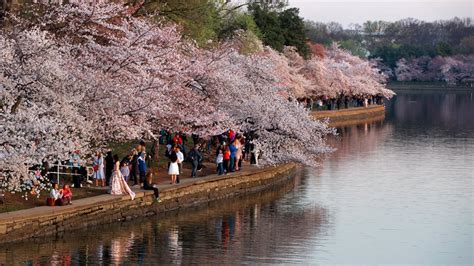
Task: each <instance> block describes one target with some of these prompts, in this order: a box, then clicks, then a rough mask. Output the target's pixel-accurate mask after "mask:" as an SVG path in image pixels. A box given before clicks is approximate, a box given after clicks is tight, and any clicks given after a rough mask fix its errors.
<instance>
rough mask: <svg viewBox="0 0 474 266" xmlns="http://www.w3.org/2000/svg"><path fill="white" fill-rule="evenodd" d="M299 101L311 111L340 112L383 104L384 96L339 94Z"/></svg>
mask: <svg viewBox="0 0 474 266" xmlns="http://www.w3.org/2000/svg"><path fill="white" fill-rule="evenodd" d="M298 101H299V102H300V103H302V104H304V106H305V107H306V108H308V109H309V110H316V111H322V110H340V109H348V108H352V107H368V106H369V105H374V104H383V102H384V97H383V96H382V95H366V96H349V95H344V94H339V95H337V96H335V97H328V96H322V97H316V98H314V99H313V98H300V99H298Z"/></svg>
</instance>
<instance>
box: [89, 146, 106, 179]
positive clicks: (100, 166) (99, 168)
mask: <svg viewBox="0 0 474 266" xmlns="http://www.w3.org/2000/svg"><path fill="white" fill-rule="evenodd" d="M92 169H93V170H94V173H93V178H94V180H95V186H96V187H98V186H99V181H100V186H101V187H103V186H105V182H104V181H105V180H104V179H105V174H104V158H103V156H102V152H100V151H97V153H96V156H95V157H94V161H93V162H92Z"/></svg>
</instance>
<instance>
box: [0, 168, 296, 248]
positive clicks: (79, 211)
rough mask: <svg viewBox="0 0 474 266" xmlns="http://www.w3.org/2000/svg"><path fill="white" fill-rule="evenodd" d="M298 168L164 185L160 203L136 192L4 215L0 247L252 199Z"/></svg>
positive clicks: (259, 170) (247, 171)
mask: <svg viewBox="0 0 474 266" xmlns="http://www.w3.org/2000/svg"><path fill="white" fill-rule="evenodd" d="M298 166H299V164H297V163H291V162H290V163H286V164H281V165H277V166H269V167H264V168H257V167H252V168H250V167H248V168H247V169H245V170H242V171H241V172H239V173H237V174H230V175H223V176H217V175H209V176H206V177H202V178H198V179H188V180H183V182H182V183H180V184H178V185H162V186H160V199H161V202H159V203H157V202H156V200H155V198H154V195H153V191H142V190H137V191H135V192H136V194H137V195H136V198H135V200H133V201H132V200H130V197H129V196H112V195H108V194H107V195H100V196H95V197H90V198H84V199H79V200H76V201H74V205H67V206H61V207H49V206H41V207H35V208H31V209H25V210H20V211H14V212H8V213H2V214H0V243H1V244H5V243H11V242H20V241H23V240H26V239H32V238H40V237H45V236H54V235H57V234H60V233H63V232H66V231H74V230H78V229H84V228H90V227H94V226H96V225H98V224H109V223H114V222H119V221H128V220H132V219H134V218H136V217H146V216H153V215H157V214H164V213H166V212H169V211H172V210H177V209H181V208H186V207H191V206H196V205H200V204H202V203H206V202H211V201H215V200H218V199H223V198H230V197H235V196H239V195H244V194H251V193H255V192H259V191H262V190H265V189H267V188H270V187H273V186H276V185H279V184H281V183H282V182H285V181H288V180H291V179H292V178H293V172H294V171H295V170H296V169H297V168H298Z"/></svg>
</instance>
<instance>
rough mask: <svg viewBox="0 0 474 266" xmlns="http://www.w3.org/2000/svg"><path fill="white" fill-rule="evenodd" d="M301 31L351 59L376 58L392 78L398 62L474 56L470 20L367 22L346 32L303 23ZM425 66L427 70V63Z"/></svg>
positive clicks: (473, 31)
mask: <svg viewBox="0 0 474 266" xmlns="http://www.w3.org/2000/svg"><path fill="white" fill-rule="evenodd" d="M305 27H306V33H307V36H308V37H309V39H311V40H312V41H314V42H317V43H321V44H324V45H326V46H328V45H330V44H331V43H332V42H338V43H339V46H340V47H341V48H343V49H346V50H349V51H350V52H351V53H352V54H354V55H358V56H361V57H367V58H370V59H375V58H379V59H380V63H382V64H383V66H381V68H386V69H387V70H388V72H387V73H388V74H391V75H393V77H396V76H395V73H396V72H397V71H396V68H397V66H398V65H401V63H403V62H400V60H402V59H403V60H406V61H408V62H410V61H411V60H413V59H416V58H423V60H421V61H423V62H426V61H427V58H432V59H434V58H438V59H437V61H436V63H439V62H440V61H441V60H440V59H439V57H442V58H451V57H453V58H460V56H468V55H472V54H474V25H473V22H472V20H471V19H470V18H463V19H461V18H453V19H450V20H439V21H434V22H425V21H420V20H416V19H412V18H408V19H402V20H399V21H396V22H386V21H367V22H365V23H363V24H362V25H360V24H353V25H350V26H349V27H348V28H343V27H342V25H341V24H339V23H336V22H330V23H321V22H313V21H306V22H305ZM464 58H465V57H464ZM468 58H469V57H468ZM445 61H450V60H447V59H446V60H445ZM468 61H469V60H468ZM418 65H419V64H418ZM425 65H426V67H428V63H426V64H425ZM426 70H428V68H427V69H426ZM404 71H406V70H404ZM417 71H420V69H418V70H417ZM413 76H418V75H413ZM471 78H472V77H471ZM404 79H406V75H405V76H404Z"/></svg>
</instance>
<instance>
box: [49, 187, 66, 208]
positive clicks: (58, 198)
mask: <svg viewBox="0 0 474 266" xmlns="http://www.w3.org/2000/svg"><path fill="white" fill-rule="evenodd" d="M62 196H63V195H62V193H61V191H60V190H59V186H58V184H57V183H53V186H52V187H51V191H50V192H49V197H48V198H47V199H46V203H47V205H48V206H62V205H63V200H62Z"/></svg>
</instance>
